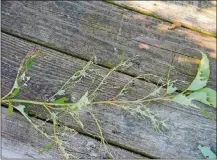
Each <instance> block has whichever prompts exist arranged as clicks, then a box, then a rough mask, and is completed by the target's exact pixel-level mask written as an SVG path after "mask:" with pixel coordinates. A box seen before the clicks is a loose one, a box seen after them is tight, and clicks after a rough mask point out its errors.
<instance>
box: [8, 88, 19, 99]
mask: <svg viewBox="0 0 217 160" xmlns="http://www.w3.org/2000/svg"><path fill="white" fill-rule="evenodd" d="M19 92H20V88H14V89H13V91H12V93H11V95H10V98H13V97H16V96H17V95H18V94H19Z"/></svg>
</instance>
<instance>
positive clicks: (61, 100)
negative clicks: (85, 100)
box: [54, 97, 69, 104]
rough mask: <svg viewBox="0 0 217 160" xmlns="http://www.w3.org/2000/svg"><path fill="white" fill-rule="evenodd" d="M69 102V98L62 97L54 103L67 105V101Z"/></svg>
mask: <svg viewBox="0 0 217 160" xmlns="http://www.w3.org/2000/svg"><path fill="white" fill-rule="evenodd" d="M68 100H69V98H67V97H62V98H59V99H56V100H55V101H54V103H57V104H64V103H66V101H68Z"/></svg>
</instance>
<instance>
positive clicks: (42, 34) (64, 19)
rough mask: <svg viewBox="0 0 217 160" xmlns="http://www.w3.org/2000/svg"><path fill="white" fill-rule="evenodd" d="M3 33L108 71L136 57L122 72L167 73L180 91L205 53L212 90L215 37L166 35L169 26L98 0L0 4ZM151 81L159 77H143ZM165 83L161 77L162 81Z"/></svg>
mask: <svg viewBox="0 0 217 160" xmlns="http://www.w3.org/2000/svg"><path fill="white" fill-rule="evenodd" d="M2 5H3V7H2V30H3V31H4V32H7V33H10V34H13V35H16V36H19V37H22V38H25V39H28V40H30V41H34V42H37V43H40V44H43V45H45V46H48V47H50V48H53V49H56V50H59V51H62V52H65V53H67V54H70V55H73V56H75V57H79V58H81V59H86V60H87V59H90V58H92V57H93V56H96V57H97V59H98V63H99V64H100V65H103V66H106V67H111V66H113V65H114V64H117V63H118V57H119V56H120V55H121V54H122V53H123V52H125V53H126V57H132V56H134V55H138V56H139V58H138V59H137V60H134V61H133V64H134V65H133V67H130V68H129V69H128V70H127V71H126V74H129V75H133V76H135V75H138V74H141V73H152V74H155V75H157V76H159V77H162V76H165V75H166V74H167V72H168V70H169V67H171V63H172V61H173V60H174V61H175V63H174V66H173V67H174V69H172V71H171V77H172V79H173V80H176V79H178V80H180V81H177V82H176V85H177V86H178V88H180V89H183V88H186V87H187V86H188V85H189V84H190V82H191V81H192V80H193V79H194V77H195V75H196V73H197V68H198V63H199V59H200V58H201V55H200V53H199V51H198V49H199V50H201V51H204V52H207V53H208V54H209V57H210V60H211V78H210V82H209V86H210V87H211V88H215V87H216V83H215V77H216V62H215V56H216V39H215V38H212V37H206V36H202V35H200V34H198V33H195V32H192V31H189V30H187V29H184V28H180V29H177V30H173V31H169V30H168V29H167V28H168V27H169V26H170V24H169V23H165V22H163V21H160V20H157V19H155V18H153V17H149V16H145V15H142V14H139V13H135V12H130V11H129V10H125V9H123V8H121V7H117V6H114V5H110V4H107V3H105V2H100V1H92V2H87V1H77V2H54V1H53V2H36V1H28V2H26V1H22V2H18V1H14V2H12V1H11V2H9V1H7V2H3V3H2ZM147 79H148V80H150V81H152V82H153V83H157V82H158V79H159V78H156V77H155V78H153V77H147ZM164 80H165V78H164Z"/></svg>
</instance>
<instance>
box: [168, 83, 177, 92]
mask: <svg viewBox="0 0 217 160" xmlns="http://www.w3.org/2000/svg"><path fill="white" fill-rule="evenodd" d="M176 90H177V87H173V84H171V85H169V86H167V94H171V93H173V92H175V91H176Z"/></svg>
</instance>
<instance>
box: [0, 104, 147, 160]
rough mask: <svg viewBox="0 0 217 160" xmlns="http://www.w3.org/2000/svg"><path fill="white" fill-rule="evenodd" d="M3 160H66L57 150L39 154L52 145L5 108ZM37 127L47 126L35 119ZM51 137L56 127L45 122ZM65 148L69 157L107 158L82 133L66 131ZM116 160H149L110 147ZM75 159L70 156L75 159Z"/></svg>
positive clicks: (91, 140) (98, 144)
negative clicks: (9, 113)
mask: <svg viewBox="0 0 217 160" xmlns="http://www.w3.org/2000/svg"><path fill="white" fill-rule="evenodd" d="M1 111H2V119H1V120H2V132H1V133H2V143H1V144H2V145H1V147H2V148H1V149H2V157H3V158H28V159H36V158H37V159H39V158H45V159H63V157H62V155H61V153H60V152H59V151H58V149H57V148H56V147H53V149H52V150H50V151H46V152H44V153H43V154H39V152H40V151H41V150H42V148H43V147H44V146H45V145H47V144H50V143H51V142H50V141H49V140H48V139H46V138H45V137H44V136H42V135H41V134H40V133H39V132H37V131H36V130H35V128H34V127H33V126H32V125H31V124H30V123H29V122H28V121H27V120H26V119H25V118H24V116H23V115H21V114H19V113H17V112H14V113H13V114H12V115H10V116H9V115H7V108H4V107H2V108H1ZM31 120H32V121H33V122H34V123H35V124H39V125H41V124H43V123H44V121H42V120H39V119H36V118H34V117H31ZM43 126H44V127H46V132H47V133H48V134H51V133H52V124H50V123H45V124H44V125H43ZM63 140H64V141H65V143H64V145H63V146H64V147H65V148H66V150H67V152H68V153H69V154H72V155H73V156H75V157H77V158H81V159H106V158H108V155H106V152H105V150H103V148H102V149H100V141H98V140H96V139H93V138H90V137H88V136H84V135H82V134H79V133H76V134H74V133H71V132H66V134H65V136H64V137H63ZM108 149H109V150H110V151H111V153H113V155H114V158H115V159H138V158H139V159H146V158H145V157H142V156H140V155H137V154H134V153H131V152H129V151H125V150H123V149H120V148H118V147H114V146H108ZM72 158H73V157H70V159H72Z"/></svg>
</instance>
